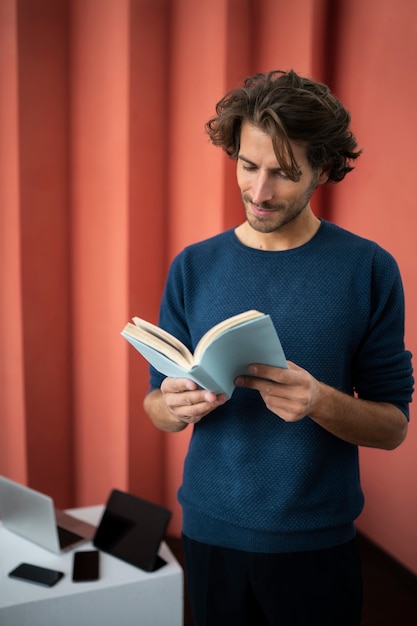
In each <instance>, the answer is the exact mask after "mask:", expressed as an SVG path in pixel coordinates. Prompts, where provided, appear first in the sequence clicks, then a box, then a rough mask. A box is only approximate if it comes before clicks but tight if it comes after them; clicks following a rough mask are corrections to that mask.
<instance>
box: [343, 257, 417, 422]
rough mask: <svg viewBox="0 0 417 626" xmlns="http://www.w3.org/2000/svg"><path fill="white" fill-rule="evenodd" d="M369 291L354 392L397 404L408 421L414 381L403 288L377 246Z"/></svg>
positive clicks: (390, 260) (390, 259)
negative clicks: (405, 343)
mask: <svg viewBox="0 0 417 626" xmlns="http://www.w3.org/2000/svg"><path fill="white" fill-rule="evenodd" d="M370 289H371V311H370V319H369V328H368V332H367V333H366V336H365V338H364V340H363V343H362V345H361V346H360V348H359V350H358V352H357V354H356V358H355V366H354V386H355V391H356V393H357V394H358V396H359V397H360V398H363V399H366V400H373V401H379V402H389V403H391V404H394V405H395V406H397V407H398V408H399V409H400V410H401V411H403V413H404V414H405V415H406V417H407V419H409V403H410V402H411V397H412V393H413V384H414V379H413V375H412V374H413V370H412V364H411V353H410V352H409V351H408V350H405V346H404V291H403V285H402V281H401V276H400V272H399V269H398V266H397V263H396V261H395V260H394V258H393V257H392V256H391V255H390V254H389V253H388V252H386V251H385V250H383V249H382V248H380V247H378V246H377V247H376V249H375V255H374V258H373V265H372V275H371V284H370Z"/></svg>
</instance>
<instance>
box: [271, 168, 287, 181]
mask: <svg viewBox="0 0 417 626" xmlns="http://www.w3.org/2000/svg"><path fill="white" fill-rule="evenodd" d="M274 174H275V176H276V177H277V178H280V179H281V180H290V177H289V176H287V175H286V174H284V172H283V170H277V171H276V172H274Z"/></svg>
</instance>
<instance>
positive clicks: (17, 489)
mask: <svg viewBox="0 0 417 626" xmlns="http://www.w3.org/2000/svg"><path fill="white" fill-rule="evenodd" d="M0 519H1V522H2V524H3V526H4V527H5V528H7V529H8V530H11V531H12V532H14V533H16V534H17V535H20V536H21V537H24V538H25V539H28V540H29V541H32V542H33V543H36V544H38V545H39V546H42V547H43V548H46V549H47V550H50V551H51V552H55V553H56V554H60V553H61V552H65V551H67V550H71V549H72V548H74V547H75V546H78V545H79V544H81V543H83V542H85V541H88V540H90V539H92V538H93V537H94V534H95V532H96V527H95V526H93V525H92V524H88V523H86V522H83V521H81V520H78V519H77V518H75V517H73V516H72V515H69V514H68V513H64V511H60V510H58V509H56V508H55V507H54V502H53V500H52V498H50V497H49V496H47V495H45V494H43V493H40V492H39V491H35V490H34V489H30V488H29V487H25V486H23V485H20V484H19V483H16V482H14V481H12V480H10V479H9V478H5V477H4V476H0Z"/></svg>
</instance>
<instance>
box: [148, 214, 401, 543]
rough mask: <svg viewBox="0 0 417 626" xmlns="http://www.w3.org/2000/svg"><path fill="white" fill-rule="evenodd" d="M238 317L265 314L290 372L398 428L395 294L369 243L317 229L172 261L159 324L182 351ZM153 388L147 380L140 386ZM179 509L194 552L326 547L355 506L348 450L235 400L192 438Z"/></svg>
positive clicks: (304, 424) (395, 279) (357, 497)
mask: <svg viewBox="0 0 417 626" xmlns="http://www.w3.org/2000/svg"><path fill="white" fill-rule="evenodd" d="M247 309H257V310H259V311H262V312H264V313H269V314H270V315H271V317H272V320H273V322H274V324H275V327H276V329H277V331H278V334H279V337H280V339H281V343H282V346H283V349H284V352H285V354H286V357H287V359H288V360H290V361H293V362H294V363H296V364H297V365H299V366H300V367H303V368H304V369H306V370H308V371H309V372H310V373H311V374H312V375H313V376H314V377H316V378H317V379H318V380H320V381H322V382H324V383H327V384H329V385H331V386H332V387H335V388H336V389H339V390H341V391H343V392H345V393H347V394H350V395H353V394H354V393H355V394H357V395H358V396H359V397H361V398H365V399H368V400H374V401H384V402H391V403H393V404H395V405H396V406H398V407H399V408H400V409H401V410H402V411H403V412H404V413H405V414H406V416H407V417H408V403H409V402H410V401H411V394H412V386H413V378H412V369H411V355H410V353H409V352H408V351H406V350H405V349H404V343H403V331H404V297H403V289H402V284H401V278H400V275H399V271H398V267H397V264H396V262H395V261H394V259H393V258H392V256H391V255H390V254H389V253H387V252H386V251H384V250H383V249H382V248H381V247H379V246H378V245H377V244H375V243H373V242H370V241H368V240H365V239H363V238H361V237H358V236H356V235H353V234H352V233H349V232H347V231H345V230H343V229H341V228H339V227H337V226H335V225H333V224H330V223H328V222H324V221H323V222H322V223H321V226H320V228H319V230H318V232H317V233H316V235H315V236H314V237H313V238H312V239H311V240H310V241H309V242H308V243H306V244H305V245H303V246H300V247H298V248H294V249H291V250H286V251H280V252H271V251H262V250H257V249H254V248H249V247H247V246H244V245H242V244H241V243H240V242H239V241H238V239H237V238H236V236H235V233H234V230H229V231H227V232H225V233H222V234H220V235H217V236H216V237H213V238H211V239H209V240H206V241H203V242H201V243H198V244H194V245H192V246H189V247H187V248H186V249H185V250H184V251H183V252H182V253H181V254H179V255H178V257H177V258H176V259H175V260H174V262H173V264H172V266H171V269H170V272H169V276H168V280H167V285H166V289H165V293H164V297H163V300H162V304H161V312H160V325H161V326H162V327H163V328H165V329H166V330H168V331H169V332H171V333H172V334H174V335H175V336H177V337H178V338H179V339H180V340H181V341H183V342H184V343H185V344H186V345H187V346H188V347H189V348H190V349H193V348H194V346H195V345H196V343H197V341H198V340H199V339H200V338H201V336H202V335H203V334H204V333H205V332H206V331H207V330H208V329H209V328H211V327H212V326H213V325H214V324H216V323H218V322H220V321H221V320H223V319H225V318H227V317H229V316H231V315H234V314H237V313H240V312H242V311H245V310H247ZM162 380H163V376H162V375H161V374H159V373H158V372H156V371H155V370H154V369H153V368H151V388H153V389H155V388H159V387H160V385H161V382H162ZM179 500H180V503H181V505H182V508H183V530H184V533H185V534H186V535H188V536H189V537H191V538H192V539H195V540H198V541H203V542H206V543H210V544H215V545H220V546H226V547H231V548H237V549H241V550H249V551H255V552H291V551H299V550H310V549H319V548H326V547H331V546H334V545H337V544H340V543H343V542H345V541H348V540H349V539H351V538H352V537H353V536H354V520H355V518H356V517H357V516H358V515H359V514H360V512H361V510H362V507H363V495H362V491H361V486H360V479H359V466H358V449H357V446H354V445H351V444H349V443H346V442H344V441H342V440H341V439H339V438H337V437H335V436H333V435H332V434H330V433H329V432H327V431H326V430H324V429H323V428H321V427H320V426H318V425H317V424H315V423H314V422H313V420H311V419H309V418H308V417H306V418H304V419H302V420H301V421H299V422H296V423H286V422H284V421H283V420H281V419H280V418H279V417H277V416H276V415H274V414H273V413H272V412H270V411H269V410H268V409H267V408H266V407H265V405H264V403H263V401H262V398H261V397H260V395H259V393H258V392H257V391H254V390H249V389H240V388H239V389H235V391H234V393H233V395H232V398H231V399H230V400H229V401H228V402H227V403H226V404H225V405H224V406H222V407H220V408H218V409H216V410H215V411H213V412H212V413H211V414H209V415H208V416H207V417H205V418H204V419H203V420H201V422H199V423H198V424H197V425H196V426H195V427H194V431H193V434H192V438H191V442H190V447H189V450H188V454H187V457H186V460H185V466H184V476H183V484H182V486H181V488H180V491H179Z"/></svg>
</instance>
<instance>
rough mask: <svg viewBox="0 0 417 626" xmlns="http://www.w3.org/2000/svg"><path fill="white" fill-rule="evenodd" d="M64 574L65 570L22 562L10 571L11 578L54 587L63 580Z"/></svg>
mask: <svg viewBox="0 0 417 626" xmlns="http://www.w3.org/2000/svg"><path fill="white" fill-rule="evenodd" d="M63 575H64V572H59V571H58V570H54V569H49V568H47V567H40V566H39V565H32V564H31V563H21V564H20V565H19V566H18V567H16V568H15V569H14V570H13V571H11V572H9V576H10V578H16V579H18V580H24V581H26V582H28V583H34V584H35V585H42V586H43V587H53V586H54V585H56V583H57V582H58V581H59V580H61V578H62V577H63Z"/></svg>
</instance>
